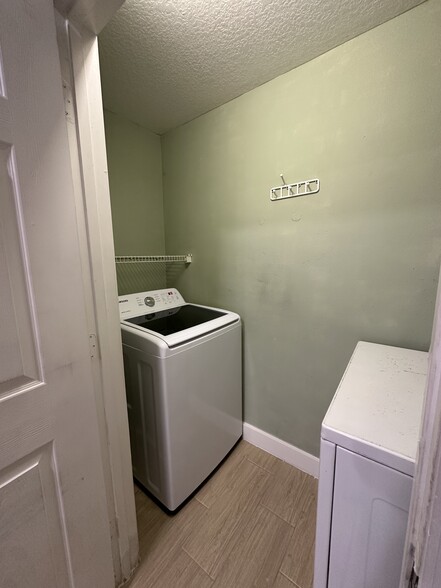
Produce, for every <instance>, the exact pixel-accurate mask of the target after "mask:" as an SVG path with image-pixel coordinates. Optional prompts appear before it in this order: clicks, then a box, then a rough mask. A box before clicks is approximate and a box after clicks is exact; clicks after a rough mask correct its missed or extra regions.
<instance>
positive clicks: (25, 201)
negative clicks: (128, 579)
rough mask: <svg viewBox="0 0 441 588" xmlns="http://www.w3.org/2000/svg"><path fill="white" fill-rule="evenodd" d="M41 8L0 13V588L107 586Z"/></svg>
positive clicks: (67, 174) (67, 208) (63, 142)
mask: <svg viewBox="0 0 441 588" xmlns="http://www.w3.org/2000/svg"><path fill="white" fill-rule="evenodd" d="M82 283H83V282H82V279H81V266H80V255H79V244H78V234H77V225H76V215H75V204H74V194H73V188H72V178H71V168H70V159H69V151H68V142H67V133H66V125H65V122H64V107H63V96H62V87H61V75H60V66H59V60H58V53H57V42H56V31H55V20H54V11H53V4H52V2H51V1H50V0H2V1H1V2H0V586H1V587H2V588H12V587H14V588H21V587H28V586H29V587H30V586H32V588H52V587H59V588H66V587H73V586H75V587H76V588H80V587H84V588H92V587H93V588H100V587H103V588H110V587H111V586H113V585H114V577H113V567H112V556H111V545H110V531H109V523H108V518H107V512H106V498H105V489H104V480H103V472H102V465H101V456H100V451H99V437H98V428H97V415H96V406H95V397H94V393H93V384H92V374H91V359H90V349H89V333H88V331H87V326H86V313H85V302H84V299H83V290H82Z"/></svg>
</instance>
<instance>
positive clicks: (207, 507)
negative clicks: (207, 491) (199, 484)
mask: <svg viewBox="0 0 441 588" xmlns="http://www.w3.org/2000/svg"><path fill="white" fill-rule="evenodd" d="M194 499H195V500H196V501H197V502H199V504H200V505H201V506H203V507H204V508H205V510H208V509H209V508H210V507H209V506H208V505H207V504H205V503H204V502H202V500H201V499H200V498H198V497H197V496H195V497H194Z"/></svg>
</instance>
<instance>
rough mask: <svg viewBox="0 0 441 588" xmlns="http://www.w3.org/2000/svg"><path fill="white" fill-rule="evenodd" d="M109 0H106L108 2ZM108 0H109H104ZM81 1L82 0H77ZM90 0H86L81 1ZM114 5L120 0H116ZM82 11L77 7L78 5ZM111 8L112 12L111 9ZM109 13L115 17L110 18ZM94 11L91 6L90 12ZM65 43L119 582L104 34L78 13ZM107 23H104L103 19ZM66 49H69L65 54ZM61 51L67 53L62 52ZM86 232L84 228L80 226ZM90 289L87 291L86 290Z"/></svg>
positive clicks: (128, 559)
mask: <svg viewBox="0 0 441 588" xmlns="http://www.w3.org/2000/svg"><path fill="white" fill-rule="evenodd" d="M102 3H103V2H102ZM104 3H105V2H104ZM77 4H78V3H77ZM83 4H84V2H83ZM112 4H113V5H114V9H115V10H116V9H117V7H118V6H116V8H115V5H118V4H121V1H118V2H117V1H116V0H113V2H112ZM77 15H78V12H77ZM110 16H111V15H110ZM110 16H109V18H110ZM88 19H90V14H89V16H88ZM64 26H65V32H66V44H65V46H64V47H61V44H59V46H60V54H61V52H62V51H64V59H68V60H69V62H70V67H71V87H70V88H69V92H70V94H71V96H72V99H73V104H74V111H73V112H68V110H69V107H68V106H67V105H66V106H67V108H66V118H67V120H68V122H70V124H74V125H75V131H74V132H72V129H71V132H69V142H70V149H71V159H72V167H73V171H74V174H75V172H76V173H77V176H78V177H77V182H76V184H77V190H78V191H79V192H80V194H77V204H78V211H77V218H78V219H79V223H84V230H83V237H82V239H81V241H82V251H83V254H84V255H83V258H84V259H85V260H86V261H85V262H84V259H83V262H84V263H83V274H84V288H85V290H88V292H89V295H88V296H86V298H87V299H88V300H89V305H88V306H89V309H88V316H89V330H90V334H91V337H92V340H93V341H95V345H94V352H93V353H91V361H92V363H93V366H94V373H95V388H94V392H95V404H96V408H97V413H98V414H97V416H98V421H99V423H100V427H99V434H100V441H101V455H102V461H103V470H104V474H105V483H106V495H107V501H108V516H109V526H110V532H111V541H112V554H113V560H114V575H115V585H117V586H118V585H121V584H123V583H125V582H126V581H127V580H128V579H129V578H130V577H131V575H132V574H133V571H134V569H135V567H136V565H137V563H138V550H139V547H138V533H137V526H136V511H135V502H134V492H133V478H132V465H131V455H130V442H129V429H128V420H127V408H126V396H125V383H124V369H123V362H122V352H121V350H122V343H121V329H120V321H119V312H118V304H117V302H118V293H117V282H116V270H115V263H114V256H115V252H114V244H113V231H112V217H111V209H110V192H109V184H108V175H107V156H106V145H105V134H104V118H103V107H102V97H101V79H100V70H99V56H98V39H97V36H96V34H95V32H92V31H91V30H90V29H89V28H86V27H85V26H82V24H81V23H80V22H79V19H78V16H77V18H75V22H74V23H73V22H72V21H71V20H70V19H66V20H65V22H64ZM103 26H104V24H103ZM66 52H67V53H68V54H67V55H66ZM62 58H63V56H62ZM79 233H80V238H81V228H80V227H79ZM86 294H87V293H86Z"/></svg>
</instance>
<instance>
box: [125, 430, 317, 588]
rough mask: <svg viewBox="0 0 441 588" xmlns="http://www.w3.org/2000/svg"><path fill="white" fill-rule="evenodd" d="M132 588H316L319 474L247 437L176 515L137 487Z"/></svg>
mask: <svg viewBox="0 0 441 588" xmlns="http://www.w3.org/2000/svg"><path fill="white" fill-rule="evenodd" d="M135 498H136V509H137V517H138V532H139V544H140V565H139V567H138V569H137V571H136V572H135V575H134V577H133V580H132V582H131V583H130V588H248V587H249V588H261V587H266V588H269V587H274V588H296V587H297V588H311V586H312V573H313V556H314V536H315V510H316V502H317V480H315V479H314V478H312V477H311V476H308V475H307V474H304V473H303V472H301V471H299V470H297V469H296V468H294V467H292V466H290V465H288V464H287V463H285V462H283V461H281V460H279V459H277V458H275V457H273V456H272V455H270V454H268V453H266V452H264V451H261V450H260V449H257V447H254V446H253V445H250V444H249V443H247V442H245V441H241V442H240V443H239V444H238V445H237V446H236V448H235V449H234V451H233V452H232V453H231V454H230V456H229V457H228V459H227V460H226V461H225V462H224V463H223V464H222V466H221V467H220V468H219V470H218V471H217V472H216V473H215V474H214V475H213V476H212V477H211V478H210V479H209V480H208V482H206V483H205V485H203V486H202V488H201V489H200V490H199V492H198V493H197V494H196V495H195V496H194V497H193V498H192V500H191V501H190V502H188V503H187V504H186V505H185V507H184V508H182V509H181V510H180V511H179V512H178V513H177V514H176V515H174V516H170V515H167V514H165V513H164V512H163V511H162V510H161V509H160V508H159V507H158V506H157V505H156V504H155V503H154V502H153V501H152V500H150V498H148V497H147V496H146V495H145V494H144V493H143V492H142V491H141V490H140V489H139V488H137V487H135Z"/></svg>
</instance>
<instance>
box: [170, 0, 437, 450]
mask: <svg viewBox="0 0 441 588" xmlns="http://www.w3.org/2000/svg"><path fill="white" fill-rule="evenodd" d="M440 30H441V3H440V2H439V1H438V0H429V2H427V3H425V4H423V5H421V6H419V7H417V8H416V9H414V10H411V11H410V12H407V13H406V14H404V15H402V16H400V17H398V18H396V19H394V20H392V21H390V22H388V23H386V24H384V25H382V26H380V27H378V28H376V29H374V30H372V31H370V32H368V33H366V34H364V35H362V36H360V37H358V38H356V39H354V40H352V41H350V42H348V43H345V44H344V45H342V46H340V47H337V48H336V49H334V50H332V51H330V52H328V53H326V54H324V55H322V56H321V57H319V58H317V59H315V60H313V61H311V62H309V63H307V64H305V65H303V66H301V67H299V68H297V69H296V70H293V71H291V72H289V73H287V74H285V75H283V76H281V77H279V78H277V79H275V80H273V81H271V82H269V83H267V84H265V85H263V86H261V87H259V88H257V89H256V90H253V91H252V92H249V93H247V94H245V95H243V96H241V97H240V98H238V99H236V100H233V101H232V102H230V103H228V104H226V105H224V106H222V107H220V108H217V109H216V110H214V111H212V112H210V113H208V114H206V115H204V116H202V117H200V118H198V119H196V120H194V121H192V122H191V123H188V124H186V125H184V126H182V127H179V128H177V129H175V130H173V131H170V132H169V133H167V134H166V135H164V136H163V137H162V156H163V169H164V207H165V208H164V210H165V227H166V246H167V251H168V252H169V253H176V252H177V253H183V252H187V251H189V252H192V253H193V254H194V263H193V264H192V265H191V266H190V268H189V269H188V270H186V271H185V272H183V273H182V274H181V275H180V276H179V277H178V278H177V279H176V281H175V284H176V286H177V287H178V288H180V289H181V291H182V293H183V295H184V296H186V297H188V299H190V300H193V301H196V302H201V303H205V304H212V305H215V306H223V307H226V308H230V309H233V310H235V311H238V312H239V313H240V314H241V316H242V317H243V322H244V367H245V371H244V406H245V419H246V421H247V422H249V423H251V424H254V425H256V426H257V427H260V428H262V429H264V430H265V431H267V432H269V433H272V434H274V435H276V436H277V437H279V438H281V439H284V440H286V441H287V442H289V443H292V444H294V445H296V446H298V447H300V448H302V449H304V450H306V451H308V452H311V453H314V454H317V453H318V449H319V430H320V422H321V420H322V418H323V415H324V413H325V411H326V408H327V406H328V404H329V402H330V400H331V398H332V395H333V394H334V392H335V389H336V386H337V384H338V382H339V379H340V378H341V376H342V374H343V371H344V368H345V366H346V364H347V362H348V359H349V357H350V355H351V353H352V350H353V348H354V346H355V344H356V342H357V341H358V340H359V339H363V340H367V341H374V342H379V343H386V344H391V345H398V346H404V347H411V348H416V349H423V350H427V348H428V345H429V341H430V334H431V324H432V315H433V309H434V301H435V292H436V280H437V274H438V268H439V262H440V246H441V190H440V188H441V165H440V164H441V134H440V129H441V108H440V105H441V68H440V55H441V35H440V34H439V32H440ZM282 172H283V174H284V176H285V179H286V180H287V181H292V182H294V181H298V180H302V179H307V178H314V177H318V178H320V180H321V191H320V193H319V194H317V195H314V196H309V197H304V198H298V199H291V200H285V201H280V202H270V201H269V189H270V187H271V186H276V185H278V184H279V183H280V181H279V174H280V173H282Z"/></svg>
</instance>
